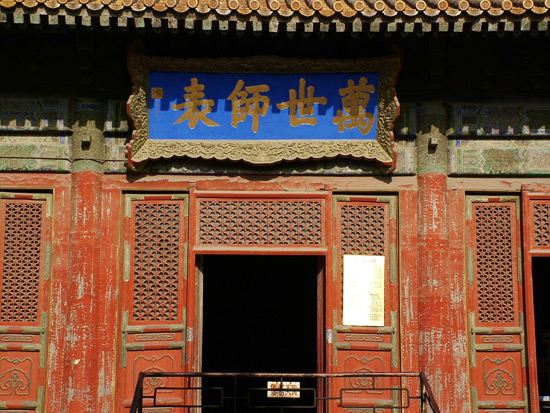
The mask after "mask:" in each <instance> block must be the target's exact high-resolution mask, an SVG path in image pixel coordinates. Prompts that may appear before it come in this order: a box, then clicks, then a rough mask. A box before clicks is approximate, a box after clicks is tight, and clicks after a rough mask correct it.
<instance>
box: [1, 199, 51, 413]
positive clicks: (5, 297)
mask: <svg viewBox="0 0 550 413" xmlns="http://www.w3.org/2000/svg"><path fill="white" fill-rule="evenodd" d="M51 212H52V196H51V195H47V194H28V193H25V194H24V193H9V194H8V193H0V406H1V405H3V406H4V408H7V409H13V410H19V409H25V410H27V409H28V411H42V409H43V403H44V392H45V380H46V361H47V348H48V332H49V329H48V325H49V307H50V302H49V285H50V262H51V257H50V253H51V241H52V240H51V230H52V228H51V225H52V219H51Z"/></svg>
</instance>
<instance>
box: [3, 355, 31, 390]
mask: <svg viewBox="0 0 550 413" xmlns="http://www.w3.org/2000/svg"><path fill="white" fill-rule="evenodd" d="M32 371H33V362H32V360H31V359H30V358H29V357H26V358H24V359H19V358H14V359H9V358H8V357H2V358H0V395H2V396H8V395H14V396H28V395H29V394H30V393H31V382H32Z"/></svg>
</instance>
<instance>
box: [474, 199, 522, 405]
mask: <svg viewBox="0 0 550 413" xmlns="http://www.w3.org/2000/svg"><path fill="white" fill-rule="evenodd" d="M468 201H469V202H468V211H467V214H468V226H467V231H468V240H467V243H468V316H469V329H470V337H471V342H470V382H471V387H472V411H473V412H483V411H485V409H489V410H487V411H490V409H495V408H496V409H499V411H502V410H503V409H504V411H508V410H509V411H511V412H514V413H515V412H522V411H524V409H528V399H527V393H528V387H527V386H528V383H527V366H526V347H525V329H524V317H523V314H524V309H523V285H522V275H521V273H520V267H521V265H520V259H521V230H520V223H521V220H520V214H519V211H520V205H519V198H517V197H502V198H497V197H495V198H480V197H477V198H476V197H470V198H469V199H468ZM506 409H508V410H506Z"/></svg>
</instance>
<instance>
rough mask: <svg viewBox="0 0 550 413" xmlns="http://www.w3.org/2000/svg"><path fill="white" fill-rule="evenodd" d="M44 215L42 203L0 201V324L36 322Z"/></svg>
mask: <svg viewBox="0 0 550 413" xmlns="http://www.w3.org/2000/svg"><path fill="white" fill-rule="evenodd" d="M43 214H44V204H43V203H42V202H41V201H29V200H7V199H4V200H2V208H1V210H0V220H1V222H2V223H3V225H2V227H3V234H1V239H0V242H2V243H3V248H2V250H3V256H2V257H0V259H1V261H2V263H1V264H0V265H2V268H1V270H2V271H1V272H2V278H1V285H0V291H1V293H2V297H1V300H0V306H1V307H0V321H1V322H4V323H32V322H35V321H37V320H38V302H39V287H40V267H41V254H42V225H43Z"/></svg>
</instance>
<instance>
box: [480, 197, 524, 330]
mask: <svg viewBox="0 0 550 413" xmlns="http://www.w3.org/2000/svg"><path fill="white" fill-rule="evenodd" d="M474 214H475V215H474V219H475V235H476V260H475V268H476V274H477V300H478V320H479V322H480V323H513V322H515V306H514V261H513V257H514V250H513V249H514V245H513V244H514V240H513V239H512V224H513V223H512V208H511V206H510V205H506V204H502V203H479V204H477V205H475V207H474Z"/></svg>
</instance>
